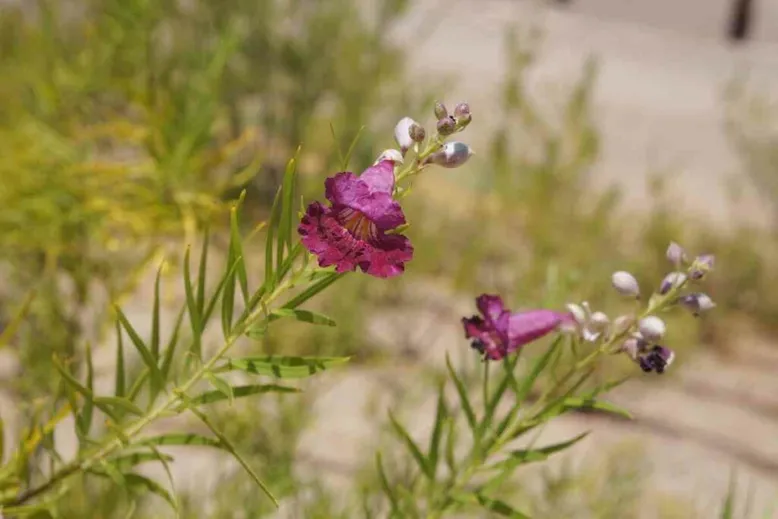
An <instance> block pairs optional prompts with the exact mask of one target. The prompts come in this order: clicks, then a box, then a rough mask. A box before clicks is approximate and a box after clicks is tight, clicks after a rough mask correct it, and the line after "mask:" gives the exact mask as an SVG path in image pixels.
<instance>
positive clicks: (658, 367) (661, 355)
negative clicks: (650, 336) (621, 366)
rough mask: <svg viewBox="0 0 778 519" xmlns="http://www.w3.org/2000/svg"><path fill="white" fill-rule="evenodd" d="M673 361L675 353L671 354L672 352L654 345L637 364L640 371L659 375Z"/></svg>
mask: <svg viewBox="0 0 778 519" xmlns="http://www.w3.org/2000/svg"><path fill="white" fill-rule="evenodd" d="M674 359H675V353H673V350H671V349H670V348H665V347H664V346H659V345H656V346H654V347H653V348H652V349H651V351H649V352H648V353H647V354H644V355H642V356H640V357H639V358H638V363H639V364H640V369H642V370H643V371H645V372H646V373H650V372H652V371H656V372H657V373H660V374H661V373H664V372H665V369H667V367H668V366H669V365H670V364H672V363H673V360H674Z"/></svg>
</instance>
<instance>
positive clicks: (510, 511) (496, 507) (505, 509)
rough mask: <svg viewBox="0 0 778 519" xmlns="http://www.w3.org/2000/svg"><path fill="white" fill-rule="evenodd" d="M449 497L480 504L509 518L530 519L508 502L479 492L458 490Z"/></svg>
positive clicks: (462, 501)
mask: <svg viewBox="0 0 778 519" xmlns="http://www.w3.org/2000/svg"><path fill="white" fill-rule="evenodd" d="M451 497H452V498H453V499H454V500H455V501H457V502H459V503H462V504H469V505H480V506H482V507H483V508H485V509H487V510H489V511H490V512H494V513H495V514H497V515H500V516H502V517H510V518H511V519H530V516H529V515H527V514H525V513H524V512H521V511H519V510H516V509H515V508H513V507H512V506H511V505H509V504H508V503H506V502H504V501H500V500H499V499H493V498H491V497H488V496H485V495H484V494H481V493H479V492H475V493H472V492H467V493H464V492H458V493H454V494H452V495H451Z"/></svg>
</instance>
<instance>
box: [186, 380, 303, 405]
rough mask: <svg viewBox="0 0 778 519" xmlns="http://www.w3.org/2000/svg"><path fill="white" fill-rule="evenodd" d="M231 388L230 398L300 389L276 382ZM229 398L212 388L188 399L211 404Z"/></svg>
mask: <svg viewBox="0 0 778 519" xmlns="http://www.w3.org/2000/svg"><path fill="white" fill-rule="evenodd" d="M231 389H232V398H243V397H247V396H251V395H259V394H262V393H299V392H300V389H299V388H296V387H290V386H280V385H278V384H254V385H246V386H236V387H233V388H231ZM227 398H229V397H228V396H226V395H225V394H224V392H223V391H219V390H213V391H206V392H205V393H202V394H200V395H198V396H196V397H194V398H191V399H190V400H189V401H190V402H192V403H193V404H195V405H202V404H213V403H214V402H222V401H224V400H226V399H227Z"/></svg>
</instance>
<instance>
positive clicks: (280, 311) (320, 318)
mask: <svg viewBox="0 0 778 519" xmlns="http://www.w3.org/2000/svg"><path fill="white" fill-rule="evenodd" d="M281 317H292V318H293V319H295V320H297V321H302V322H305V323H311V324H321V325H324V326H335V325H336V324H337V323H336V322H335V321H334V320H332V319H330V318H329V317H327V316H326V315H322V314H320V313H317V312H312V311H311V310H302V309H299V308H277V309H275V310H272V311H271V312H270V317H269V319H268V320H270V321H272V320H274V318H276V319H278V318H281Z"/></svg>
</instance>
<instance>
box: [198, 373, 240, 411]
mask: <svg viewBox="0 0 778 519" xmlns="http://www.w3.org/2000/svg"><path fill="white" fill-rule="evenodd" d="M205 378H206V380H208V382H210V383H211V385H212V386H213V387H214V389H216V391H218V392H219V393H221V394H222V395H224V396H225V397H227V398H228V399H229V401H230V405H232V402H233V400H235V396H234V395H233V394H232V386H230V385H229V384H228V383H227V382H226V381H225V380H223V379H221V378H219V377H218V376H216V375H214V374H213V373H211V372H210V371H209V372H206V373H205Z"/></svg>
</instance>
